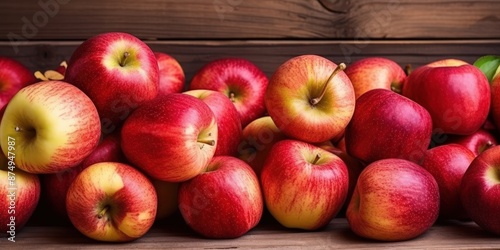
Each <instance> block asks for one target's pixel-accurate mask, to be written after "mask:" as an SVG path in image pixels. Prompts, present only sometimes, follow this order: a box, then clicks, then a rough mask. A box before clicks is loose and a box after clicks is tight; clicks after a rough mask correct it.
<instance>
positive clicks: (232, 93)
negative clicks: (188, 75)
mask: <svg viewBox="0 0 500 250" xmlns="http://www.w3.org/2000/svg"><path fill="white" fill-rule="evenodd" d="M267 84H268V79H267V76H266V75H265V74H264V72H263V71H262V70H261V69H260V68H259V67H257V66H256V65H255V64H254V63H252V62H250V61H249V60H246V59H243V58H221V59H217V60H214V61H211V62H209V63H207V64H206V65H204V66H203V67H202V68H201V69H200V70H199V71H198V72H196V74H195V75H194V76H193V79H192V80H191V83H190V84H189V89H190V90H193V89H210V90H215V91H219V92H221V93H223V94H225V95H226V96H227V97H228V98H229V99H230V100H231V101H232V102H233V104H234V106H235V107H236V110H238V113H239V114H240V119H241V124H242V127H245V126H246V125H247V124H248V123H250V122H251V121H253V120H255V119H256V118H259V117H261V116H262V115H264V112H265V106H264V94H265V92H266V88H267Z"/></svg>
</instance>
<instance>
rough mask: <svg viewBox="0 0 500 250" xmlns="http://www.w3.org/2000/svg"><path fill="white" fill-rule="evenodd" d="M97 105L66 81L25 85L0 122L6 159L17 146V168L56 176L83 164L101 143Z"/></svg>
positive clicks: (0, 136) (0, 133)
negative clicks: (13, 143) (10, 143)
mask: <svg viewBox="0 0 500 250" xmlns="http://www.w3.org/2000/svg"><path fill="white" fill-rule="evenodd" d="M100 136H101V126H100V123H99V115H98V113H97V110H96V107H95V106H94V104H93V103H92V101H91V100H90V99H89V97H88V96H86V95H85V93H83V92H82V91H81V90H79V89H78V88H76V87H75V86H73V85H71V84H68V83H66V82H62V81H43V82H39V83H35V84H31V85H29V86H26V87H24V88H23V89H21V90H20V91H19V92H17V93H16V95H15V96H14V97H13V98H12V100H11V101H10V102H9V104H8V105H7V108H6V109H5V113H4V116H3V118H2V122H1V124H0V138H1V142H0V144H1V146H2V150H3V152H4V154H5V155H7V153H8V152H7V151H8V146H9V145H8V143H9V141H12V142H15V146H16V159H15V163H16V166H17V167H18V168H20V169H21V170H24V171H26V172H29V173H40V174H49V173H57V172H59V171H63V170H65V169H69V168H71V167H74V166H76V165H77V164H79V163H80V162H81V161H83V159H85V157H87V156H88V155H89V154H90V153H91V152H92V151H93V150H94V148H95V147H96V146H97V144H98V143H99V138H100Z"/></svg>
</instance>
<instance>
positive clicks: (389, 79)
mask: <svg viewBox="0 0 500 250" xmlns="http://www.w3.org/2000/svg"><path fill="white" fill-rule="evenodd" d="M345 74H346V75H347V76H348V77H349V79H350V80H351V82H352V86H353V87H354V92H355V94H356V99H357V98H359V97H360V96H361V95H362V94H364V93H365V92H367V91H368V90H371V89H375V88H382V89H387V90H392V91H394V92H396V93H401V89H402V85H403V81H404V79H405V78H406V73H405V72H404V71H403V69H402V68H401V66H399V65H398V64H397V63H396V62H394V61H393V60H391V59H388V58H383V57H367V58H363V59H360V60H357V61H355V62H354V63H352V64H350V65H349V67H347V68H346V70H345Z"/></svg>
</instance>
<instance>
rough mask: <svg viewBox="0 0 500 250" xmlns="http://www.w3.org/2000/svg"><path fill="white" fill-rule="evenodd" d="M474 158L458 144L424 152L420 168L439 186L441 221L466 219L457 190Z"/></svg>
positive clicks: (472, 154) (471, 153) (470, 152)
mask: <svg viewBox="0 0 500 250" xmlns="http://www.w3.org/2000/svg"><path fill="white" fill-rule="evenodd" d="M474 158H475V155H474V153H473V152H472V151H470V150H469V149H467V148H466V147H464V146H462V145H459V144H446V145H442V146H438V147H435V148H431V149H429V150H427V152H425V156H424V160H423V162H422V164H421V166H422V167H424V168H425V169H427V171H429V173H431V174H432V176H434V179H435V180H436V182H437V184H438V186H439V197H440V209H439V216H440V217H441V218H442V219H459V220H465V219H467V218H468V216H467V214H466V213H465V210H464V209H463V206H462V203H461V201H460V195H459V190H460V183H461V182H462V176H463V175H464V173H465V171H466V170H467V168H468V167H469V165H470V164H471V162H472V160H474Z"/></svg>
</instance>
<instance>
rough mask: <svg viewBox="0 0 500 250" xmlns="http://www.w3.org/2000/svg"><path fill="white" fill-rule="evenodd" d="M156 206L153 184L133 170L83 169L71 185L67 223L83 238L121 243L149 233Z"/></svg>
mask: <svg viewBox="0 0 500 250" xmlns="http://www.w3.org/2000/svg"><path fill="white" fill-rule="evenodd" d="M157 202H158V201H157V196H156V191H155V188H154V187H153V184H151V181H150V180H149V179H148V178H147V177H146V176H145V175H144V174H142V173H141V172H139V171H138V170H137V169H135V168H134V167H132V166H130V165H127V164H124V163H118V162H100V163H96V164H93V165H91V166H89V167H87V168H86V169H84V170H83V171H82V172H81V173H80V174H78V175H77V177H76V178H75V180H74V181H73V183H71V186H70V187H69V189H68V193H67V197H66V209H67V212H68V216H69V218H70V220H71V223H72V224H73V225H74V226H75V228H76V229H77V230H78V231H80V232H81V233H82V234H84V235H85V236H87V237H89V238H92V239H95V240H99V241H111V242H124V241H132V240H135V239H138V238H140V237H142V236H143V235H144V234H146V233H147V232H148V231H149V229H150V228H151V226H152V225H153V223H154V221H155V217H156V209H157Z"/></svg>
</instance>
